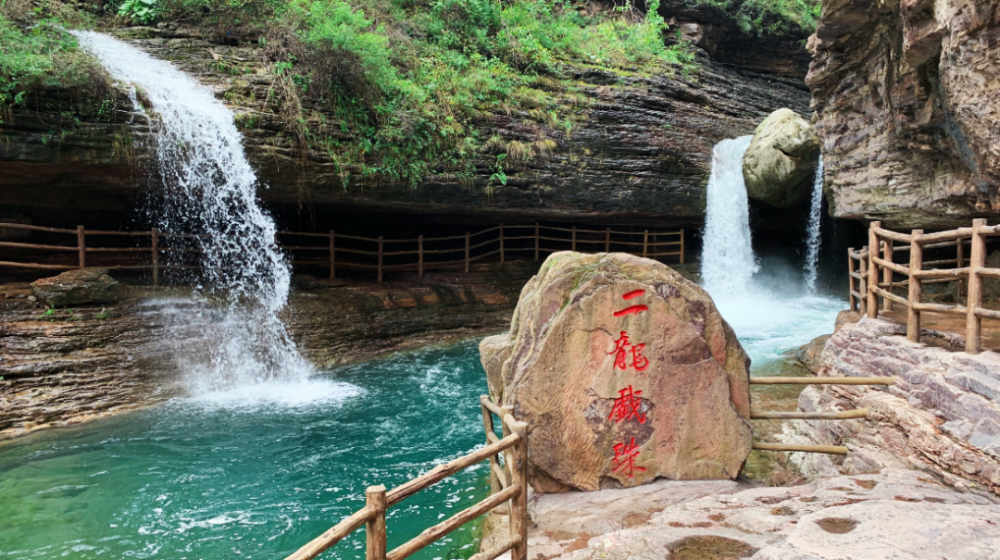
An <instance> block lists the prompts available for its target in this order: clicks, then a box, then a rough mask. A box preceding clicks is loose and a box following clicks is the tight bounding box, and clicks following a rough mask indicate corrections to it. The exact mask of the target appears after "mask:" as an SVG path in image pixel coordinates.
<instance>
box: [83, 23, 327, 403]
mask: <svg viewBox="0 0 1000 560" xmlns="http://www.w3.org/2000/svg"><path fill="white" fill-rule="evenodd" d="M72 33H73V34H74V35H75V36H76V37H77V39H78V40H79V42H80V46H81V47H82V48H84V49H85V50H87V51H89V52H91V53H93V54H94V55H95V56H96V57H97V58H98V59H99V60H100V61H101V64H102V65H103V66H104V67H105V68H106V69H107V71H108V72H109V73H110V74H111V76H112V77H114V78H115V79H116V80H118V81H120V82H122V83H124V84H127V85H130V86H132V87H134V88H136V89H137V90H138V91H139V94H140V95H139V96H138V98H141V99H144V100H148V101H149V103H150V105H151V106H150V107H149V109H150V110H151V112H152V113H154V117H155V118H154V121H155V122H156V129H157V130H156V154H157V160H158V171H159V174H160V176H161V178H162V184H163V189H164V192H163V197H162V201H161V202H160V204H159V205H158V207H157V208H156V210H155V213H153V214H154V215H153V218H154V221H155V222H157V225H158V227H159V228H160V229H161V230H163V231H165V232H177V233H182V232H183V233H185V234H202V235H201V236H200V237H196V238H191V242H192V244H193V245H194V247H193V248H195V249H197V250H199V251H200V252H201V257H202V258H201V263H200V264H201V267H200V270H201V272H200V276H199V277H198V281H197V286H196V293H195V297H196V299H198V300H199V301H200V302H201V303H202V304H203V305H204V307H205V309H206V310H207V311H206V312H208V313H211V314H213V315H215V317H214V323H215V324H214V327H213V328H212V329H211V330H210V331H209V332H208V333H206V335H205V336H206V337H211V341H210V342H211V343H210V344H206V345H205V346H206V347H207V350H206V351H205V352H197V353H194V355H191V354H188V353H182V354H184V355H181V356H179V359H180V360H181V361H182V367H183V368H184V369H185V370H186V371H188V372H190V379H191V381H192V384H193V389H194V390H196V391H197V390H218V389H224V388H229V387H234V386H238V385H241V384H247V383H257V382H261V381H265V380H270V379H275V378H302V377H305V376H306V375H307V374H308V372H309V369H308V366H307V364H306V363H305V361H304V360H303V359H302V358H301V356H299V354H298V352H297V350H296V348H295V344H294V343H293V342H292V340H291V338H290V337H289V335H288V333H287V331H286V329H285V325H284V323H283V322H282V321H281V319H280V318H279V316H278V314H279V312H280V311H281V310H282V309H284V307H285V305H286V303H287V301H288V293H289V284H290V275H291V272H290V270H289V266H288V263H287V261H286V260H285V258H284V256H283V255H282V254H281V252H280V251H279V250H278V248H277V246H276V244H275V239H274V237H275V234H276V228H275V224H274V221H273V220H272V219H271V217H270V216H269V215H268V214H267V213H266V212H264V211H263V210H262V209H261V208H260V206H259V205H258V204H257V196H256V189H257V184H258V182H257V176H256V175H255V173H254V171H253V169H252V168H251V167H250V164H249V162H248V161H247V159H246V155H245V154H244V152H243V146H242V144H241V141H242V137H241V136H240V133H239V131H238V130H237V128H236V125H235V123H234V120H233V113H232V112H231V111H230V110H229V109H227V108H226V107H225V105H223V104H222V103H221V102H220V101H219V100H217V99H216V98H215V96H214V95H213V93H212V91H211V89H209V88H207V87H204V86H202V85H201V84H199V83H198V82H197V81H195V80H194V79H193V78H191V77H190V76H188V75H186V74H184V73H183V72H181V71H180V70H178V69H177V68H175V67H174V66H173V65H171V64H170V63H168V62H164V61H161V60H157V59H155V58H153V57H151V56H149V55H148V54H146V53H144V52H142V51H140V50H138V49H136V48H134V47H132V46H130V45H128V44H127V43H124V42H122V41H119V40H117V39H114V38H112V37H109V36H107V35H103V34H100V33H95V32H90V31H73V32H72ZM133 99H134V100H136V99H137V98H136V96H135V95H133ZM136 109H137V110H142V107H141V106H140V105H138V104H137V105H136ZM168 254H169V253H168ZM178 254H179V253H178Z"/></svg>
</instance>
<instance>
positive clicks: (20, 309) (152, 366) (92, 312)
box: [0, 263, 537, 439]
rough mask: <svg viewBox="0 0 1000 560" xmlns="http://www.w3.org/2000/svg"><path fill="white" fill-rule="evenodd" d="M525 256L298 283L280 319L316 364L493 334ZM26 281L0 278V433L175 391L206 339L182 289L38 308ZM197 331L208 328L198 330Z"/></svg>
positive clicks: (206, 313)
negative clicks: (416, 277)
mask: <svg viewBox="0 0 1000 560" xmlns="http://www.w3.org/2000/svg"><path fill="white" fill-rule="evenodd" d="M536 266H537V264H535V263H509V264H507V265H504V267H502V268H501V267H498V266H491V267H483V268H481V269H480V270H479V271H474V272H473V273H472V274H469V275H460V276H459V275H448V274H434V275H431V274H428V275H427V277H426V278H425V280H424V282H411V283H407V284H406V285H402V284H398V285H397V284H382V285H345V284H343V282H330V281H315V280H308V279H306V280H300V282H299V284H300V289H298V290H296V291H294V292H293V294H292V298H291V301H290V302H289V307H288V310H287V313H286V321H287V324H288V327H289V330H290V331H291V333H292V336H293V337H294V339H295V340H296V342H297V343H298V345H299V349H300V351H301V352H302V354H303V355H304V356H305V357H306V358H307V359H308V360H309V361H310V362H311V363H312V364H313V365H314V366H315V367H317V368H319V369H322V368H327V367H330V366H333V365H336V364H340V363H345V362H349V361H354V360H361V359H368V358H372V357H375V356H378V355H381V354H384V353H386V352H390V351H393V350H398V349H401V348H407V347H412V346H415V345H419V344H426V343H430V342H442V341H447V340H449V339H456V338H458V337H464V336H472V335H475V334H482V333H487V332H496V331H499V330H501V329H502V328H504V326H505V325H507V324H508V323H509V321H510V316H511V312H512V311H513V309H514V304H515V303H516V301H517V292H518V289H519V288H520V286H521V285H522V284H523V283H524V281H525V280H526V279H527V278H528V277H530V275H531V274H532V273H533V272H534V270H535V267H536ZM29 291H30V289H29V286H28V285H27V284H22V285H4V286H0V295H2V296H3V297H2V298H0V439H4V438H8V437H13V436H17V435H20V434H23V433H27V432H29V431H32V430H34V429H37V428H42V427H47V426H59V425H66V424H71V423H76V422H81V421H85V420H88V419H92V418H96V417H100V416H106V415H110V414H115V413H120V412H124V411H126V410H130V409H133V408H136V407H142V406H148V405H151V404H155V403H157V402H161V401H163V400H166V399H169V398H171V397H173V396H177V395H180V394H183V392H184V389H183V385H182V384H181V383H180V381H181V379H182V376H183V374H184V372H182V371H179V370H178V368H177V364H176V361H175V359H174V356H175V355H177V354H180V353H183V354H185V355H190V354H191V353H192V352H197V351H198V348H199V347H200V346H202V345H205V344H211V341H212V338H211V336H210V332H211V329H212V324H213V319H212V315H213V314H212V313H211V310H206V309H204V308H202V307H201V306H199V305H197V304H195V303H194V302H192V300H190V299H189V298H187V297H185V293H186V292H184V291H182V290H160V291H154V290H151V289H146V288H129V289H126V290H125V291H124V299H122V300H121V301H119V302H118V303H115V304H102V305H96V306H95V305H82V306H75V307H73V308H72V309H70V308H62V309H57V308H51V310H47V309H46V308H45V307H42V306H41V305H40V304H39V303H38V302H35V301H32V300H30V299H29V297H33V296H29ZM206 333H209V336H206Z"/></svg>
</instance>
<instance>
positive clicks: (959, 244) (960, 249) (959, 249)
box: [955, 238, 965, 297]
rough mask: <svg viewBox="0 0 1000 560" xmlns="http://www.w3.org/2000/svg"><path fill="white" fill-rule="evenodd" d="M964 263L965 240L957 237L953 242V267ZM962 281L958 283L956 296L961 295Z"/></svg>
mask: <svg viewBox="0 0 1000 560" xmlns="http://www.w3.org/2000/svg"><path fill="white" fill-rule="evenodd" d="M964 264H965V240H964V239H962V238H959V239H958V241H956V242H955V268H962V266H963V265H964ZM963 291H964V290H962V282H961V281H959V283H958V297H962V292H963Z"/></svg>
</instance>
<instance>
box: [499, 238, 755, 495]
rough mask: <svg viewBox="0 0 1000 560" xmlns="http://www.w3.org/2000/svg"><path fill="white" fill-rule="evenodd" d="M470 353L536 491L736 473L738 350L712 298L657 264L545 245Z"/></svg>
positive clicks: (741, 419)
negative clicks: (519, 432) (525, 453)
mask: <svg viewBox="0 0 1000 560" xmlns="http://www.w3.org/2000/svg"><path fill="white" fill-rule="evenodd" d="M480 350H481V356H482V361H483V367H484V368H485V369H486V372H487V377H488V379H489V385H490V390H491V392H492V394H493V396H494V398H496V399H500V400H501V401H502V403H503V404H505V405H512V406H513V407H514V411H515V416H516V417H517V418H518V419H519V420H524V421H526V422H528V424H529V426H530V430H531V431H530V436H529V456H530V465H529V466H530V468H531V476H532V484H533V485H534V486H535V488H536V489H538V490H541V491H556V490H565V489H569V488H575V489H579V490H597V489H600V488H608V487H621V486H635V485H638V484H643V483H646V482H650V481H652V480H654V479H655V478H657V477H667V478H672V479H719V478H734V477H735V476H736V475H737V473H738V472H739V469H740V466H741V465H742V464H743V461H744V460H745V459H746V457H747V455H748V453H749V451H750V443H751V431H750V426H749V423H748V422H747V418H748V417H749V412H750V401H749V397H750V395H749V373H748V368H749V359H748V358H747V355H746V353H745V352H744V351H743V348H742V347H741V346H740V344H739V342H738V341H737V340H736V336H735V335H734V334H733V331H732V329H730V328H729V326H728V325H727V324H726V323H725V321H723V319H722V317H721V316H720V315H719V313H718V311H717V310H716V308H715V305H714V304H713V303H712V300H711V298H710V297H709V295H708V294H707V293H705V292H704V291H703V290H702V289H701V288H699V287H698V286H697V285H695V284H693V283H692V282H689V281H687V280H685V279H684V278H682V277H681V276H680V275H679V274H678V273H676V272H674V271H673V270H671V269H670V268H668V267H667V266H665V265H663V264H661V263H658V262H656V261H652V260H648V259H643V258H640V257H636V256H632V255H626V254H620V253H611V254H608V253H602V254H597V255H582V254H579V253H571V252H563V253H555V254H553V255H551V256H550V257H549V258H548V259H547V260H546V261H545V263H544V264H543V265H542V267H541V269H540V270H539V272H538V274H537V275H536V276H535V277H534V278H532V280H531V281H530V282H528V284H527V285H526V286H525V287H524V290H523V291H522V292H521V298H520V301H519V302H518V306H517V309H516V310H515V311H514V317H513V320H512V322H511V329H510V332H509V333H507V334H503V335H499V336H494V337H490V338H487V339H485V340H483V342H482V344H481V345H480Z"/></svg>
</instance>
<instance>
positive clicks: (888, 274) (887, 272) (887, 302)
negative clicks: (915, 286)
mask: <svg viewBox="0 0 1000 560" xmlns="http://www.w3.org/2000/svg"><path fill="white" fill-rule="evenodd" d="M910 246H911V247H912V246H913V242H912V241H911V242H910ZM882 258H883V259H885V260H887V261H889V262H892V239H886V240H885V246H884V247H883V248H882ZM910 262H913V253H910ZM882 281H883V282H885V283H886V284H888V286H887V287H886V289H885V291H887V292H889V293H892V270H891V269H889V268H885V269H884V270H882ZM911 282H912V280H911ZM882 310H883V311H892V300H891V299H889V298H882Z"/></svg>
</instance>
